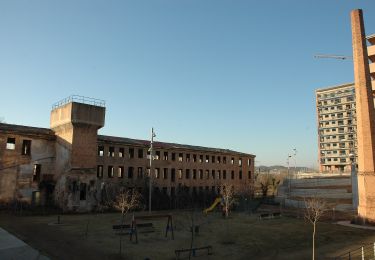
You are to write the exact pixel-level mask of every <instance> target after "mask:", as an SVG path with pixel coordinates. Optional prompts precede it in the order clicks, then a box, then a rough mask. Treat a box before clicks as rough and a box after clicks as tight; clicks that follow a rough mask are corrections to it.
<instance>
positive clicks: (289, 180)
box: [286, 154, 292, 197]
mask: <svg viewBox="0 0 375 260" xmlns="http://www.w3.org/2000/svg"><path fill="white" fill-rule="evenodd" d="M290 157H292V156H291V155H290V154H288V159H287V160H286V163H287V164H288V186H289V187H288V188H289V197H290V188H291V179H290V172H289V159H290Z"/></svg>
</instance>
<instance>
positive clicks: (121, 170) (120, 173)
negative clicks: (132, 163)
mask: <svg viewBox="0 0 375 260" xmlns="http://www.w3.org/2000/svg"><path fill="white" fill-rule="evenodd" d="M117 177H118V178H124V167H123V166H119V167H118V171H117Z"/></svg>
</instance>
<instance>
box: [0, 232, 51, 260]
mask: <svg viewBox="0 0 375 260" xmlns="http://www.w3.org/2000/svg"><path fill="white" fill-rule="evenodd" d="M0 259H2V260H8V259H9V260H10V259H12V260H23V259H25V260H33V259H35V260H36V259H38V260H48V259H49V258H48V257H46V256H43V255H41V254H40V253H39V252H38V251H37V250H35V249H34V248H32V247H31V246H29V245H27V244H26V243H25V242H23V241H22V240H20V239H18V238H17V237H15V236H13V235H12V234H10V233H8V232H7V231H6V230H4V229H2V228H0Z"/></svg>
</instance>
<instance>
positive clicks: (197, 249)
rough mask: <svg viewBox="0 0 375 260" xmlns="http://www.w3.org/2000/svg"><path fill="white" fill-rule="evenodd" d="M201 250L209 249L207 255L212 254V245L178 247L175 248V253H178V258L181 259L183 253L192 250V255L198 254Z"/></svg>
mask: <svg viewBox="0 0 375 260" xmlns="http://www.w3.org/2000/svg"><path fill="white" fill-rule="evenodd" d="M201 250H207V255H212V246H202V247H194V248H191V249H190V248H188V249H176V250H174V253H175V254H176V259H179V257H180V254H181V253H186V252H192V255H193V256H196V252H197V251H201Z"/></svg>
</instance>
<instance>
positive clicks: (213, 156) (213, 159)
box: [211, 155, 215, 163]
mask: <svg viewBox="0 0 375 260" xmlns="http://www.w3.org/2000/svg"><path fill="white" fill-rule="evenodd" d="M211 162H212V163H215V155H212V156H211Z"/></svg>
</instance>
